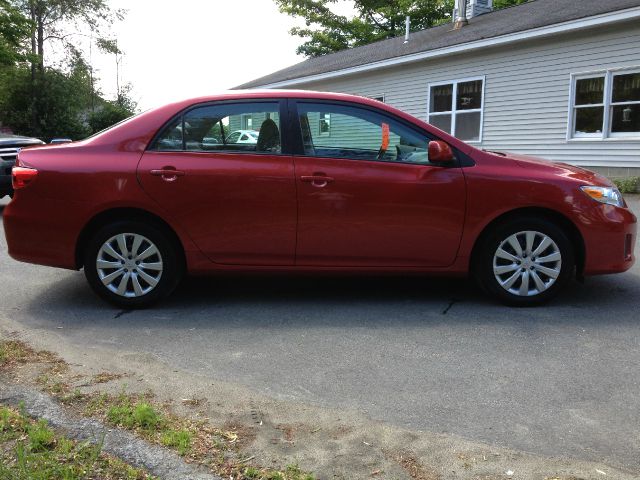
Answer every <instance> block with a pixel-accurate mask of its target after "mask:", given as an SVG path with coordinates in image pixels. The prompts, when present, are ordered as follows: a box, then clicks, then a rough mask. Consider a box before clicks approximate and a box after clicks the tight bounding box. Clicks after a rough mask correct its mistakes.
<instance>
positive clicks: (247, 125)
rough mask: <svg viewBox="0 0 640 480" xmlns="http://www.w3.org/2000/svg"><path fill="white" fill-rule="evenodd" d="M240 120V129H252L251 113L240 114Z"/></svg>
mask: <svg viewBox="0 0 640 480" xmlns="http://www.w3.org/2000/svg"><path fill="white" fill-rule="evenodd" d="M240 120H241V125H242V130H253V116H252V115H251V114H247V115H242V116H241V118H240Z"/></svg>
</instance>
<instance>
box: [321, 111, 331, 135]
mask: <svg viewBox="0 0 640 480" xmlns="http://www.w3.org/2000/svg"><path fill="white" fill-rule="evenodd" d="M318 135H319V136H320V137H329V136H331V114H330V113H326V112H320V121H319V122H318Z"/></svg>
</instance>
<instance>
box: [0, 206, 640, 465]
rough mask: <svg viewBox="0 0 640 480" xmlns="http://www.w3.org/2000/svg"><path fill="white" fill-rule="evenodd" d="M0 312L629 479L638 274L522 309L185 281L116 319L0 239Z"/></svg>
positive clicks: (324, 282)
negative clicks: (21, 259)
mask: <svg viewBox="0 0 640 480" xmlns="http://www.w3.org/2000/svg"><path fill="white" fill-rule="evenodd" d="M7 200H8V199H5V200H3V201H0V210H1V209H2V205H3V204H6V201H7ZM631 204H632V208H634V210H635V212H636V214H638V213H640V201H638V198H637V197H636V198H634V199H633V200H631ZM0 230H1V228H0ZM603 248H606V246H603ZM639 250H640V249H639V248H638V246H637V247H636V252H637V254H640V251H639ZM3 316H4V317H6V318H11V319H13V320H17V321H19V322H20V323H21V324H22V325H24V326H25V327H26V328H28V329H33V330H34V331H40V332H43V334H46V332H47V331H51V332H53V331H55V332H56V334H57V335H63V336H64V338H65V341H68V342H70V344H72V345H76V346H77V347H78V348H85V349H88V348H91V347H94V346H98V347H102V348H109V349H112V350H113V351H114V354H117V353H118V352H119V351H127V352H130V351H138V352H145V353H149V354H151V355H153V356H155V357H156V358H158V359H160V360H162V361H165V362H169V363H170V364H172V365H173V366H174V367H175V368H176V369H181V370H185V371H189V372H191V373H195V374H199V375H205V376H208V377H210V378H211V379H217V380H222V381H228V382H235V383H237V384H240V385H244V386H248V387H250V388H251V389H253V390H255V391H256V392H260V393H262V394H267V395H271V396H273V397H277V398H286V399H290V400H294V401H300V402H308V403H313V404H316V405H321V406H330V407H338V408H342V407H344V408H355V409H358V410H360V411H363V412H366V413H367V414H368V415H369V416H371V417H372V418H374V419H380V420H383V421H385V422H389V423H390V424H393V425H397V426H401V427H404V428H409V429H412V430H427V431H432V432H444V433H453V434H457V435H460V436H463V437H466V438H468V439H471V440H477V441H481V442H486V443H490V444H494V445H499V446H505V447H510V448H514V449H520V450H526V451H528V452H532V453H539V454H544V455H554V456H557V455H562V456H569V457H575V458H580V459H585V460H593V461H602V462H605V463H608V464H610V465H613V466H620V467H624V468H628V469H634V470H636V469H637V470H640V456H639V455H638V452H639V451H640V413H639V412H640V266H639V265H636V266H635V267H634V268H633V269H632V270H631V271H629V272H627V273H624V274H620V275H612V276H602V277H593V278H589V279H587V282H586V284H585V285H581V284H579V283H577V282H574V283H573V284H572V285H571V286H570V288H569V289H568V290H567V291H566V292H565V293H564V294H562V295H561V296H560V297H559V298H558V299H557V300H556V301H554V302H553V303H552V304H550V305H548V306H545V307H541V308H533V309H513V308H507V307H503V306H501V305H498V304H496V303H494V302H492V301H491V300H489V299H487V298H485V297H483V296H482V294H481V293H480V292H479V291H477V290H476V288H475V287H474V286H473V285H472V284H471V283H470V282H467V281H463V280H452V279H442V278H431V279H428V278H379V277H368V278H361V277H355V278H345V277H342V278H336V277H323V278H291V277H249V278H242V277H236V278H211V279H206V278H205V279H202V278H198V279H189V280H187V281H185V282H184V284H183V285H182V286H181V287H180V289H179V291H177V292H176V294H175V295H174V296H173V297H172V298H171V299H169V300H168V301H167V302H165V303H163V304H162V305H160V306H158V307H157V308H154V309H151V310H145V311H134V312H126V311H118V310H116V309H114V308H112V307H110V306H108V305H106V304H104V303H102V302H101V301H100V300H99V299H98V298H97V297H95V296H94V294H93V293H92V292H91V291H90V290H89V287H88V286H87V285H86V283H85V280H84V276H83V274H82V272H69V271H63V270H56V269H51V268H46V267H39V266H34V265H26V264H21V263H18V262H15V261H13V260H12V259H10V258H9V257H8V256H7V254H6V243H5V240H4V232H3V231H0V318H1V317H3ZM60 327H62V328H60Z"/></svg>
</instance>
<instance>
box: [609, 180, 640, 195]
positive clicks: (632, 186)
mask: <svg viewBox="0 0 640 480" xmlns="http://www.w3.org/2000/svg"><path fill="white" fill-rule="evenodd" d="M613 183H615V184H616V187H618V190H620V192H621V193H638V188H639V187H640V177H629V178H616V179H614V180H613Z"/></svg>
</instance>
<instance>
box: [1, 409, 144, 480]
mask: <svg viewBox="0 0 640 480" xmlns="http://www.w3.org/2000/svg"><path fill="white" fill-rule="evenodd" d="M101 449H102V447H101V445H90V444H88V443H77V442H73V441H71V440H69V439H67V438H64V437H62V436H59V435H56V433H55V432H54V431H53V430H51V429H50V428H49V427H48V426H47V424H46V422H45V421H43V420H40V421H34V420H31V419H29V418H28V417H27V416H26V415H25V414H24V413H22V412H19V411H17V410H14V409H11V408H7V407H1V406H0V478H7V479H9V478H12V479H25V480H26V479H35V478H37V479H43V480H49V479H51V480H54V479H55V480H57V479H69V480H81V479H94V478H100V479H104V480H116V479H118V480H119V479H127V480H148V479H152V478H154V477H151V476H150V475H149V474H148V473H146V472H144V471H143V470H140V469H137V468H134V467H132V466H130V465H127V464H126V463H124V462H122V461H120V460H118V459H116V458H114V457H111V456H109V455H106V454H104V453H102V451H101Z"/></svg>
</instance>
